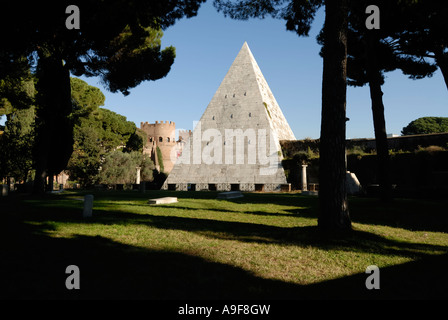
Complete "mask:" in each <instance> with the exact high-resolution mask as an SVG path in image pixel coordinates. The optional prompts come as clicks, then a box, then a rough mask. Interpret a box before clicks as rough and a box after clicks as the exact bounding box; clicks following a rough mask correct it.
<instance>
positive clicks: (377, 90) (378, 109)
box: [366, 30, 392, 202]
mask: <svg viewBox="0 0 448 320" xmlns="http://www.w3.org/2000/svg"><path fill="white" fill-rule="evenodd" d="M374 32H375V31H373V30H372V31H369V35H368V36H367V42H366V44H367V46H366V55H367V70H366V71H367V77H368V79H369V88H370V99H371V100H372V114H373V127H374V130H375V142H376V153H377V163H378V182H379V185H380V198H381V200H383V201H385V202H388V201H390V200H392V185H391V181H390V168H389V162H390V161H389V146H388V143H387V131H386V120H385V118H384V104H383V92H382V90H381V84H382V82H383V78H382V75H381V71H380V70H379V67H378V62H377V58H376V53H377V50H375V48H376V41H377V40H376V39H375V36H374V34H373V33H374Z"/></svg>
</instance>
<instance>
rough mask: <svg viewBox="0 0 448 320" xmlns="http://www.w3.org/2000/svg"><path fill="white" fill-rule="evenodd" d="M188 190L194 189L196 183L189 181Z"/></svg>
mask: <svg viewBox="0 0 448 320" xmlns="http://www.w3.org/2000/svg"><path fill="white" fill-rule="evenodd" d="M188 191H196V183H189V184H188Z"/></svg>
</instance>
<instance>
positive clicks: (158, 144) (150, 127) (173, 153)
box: [140, 121, 191, 173]
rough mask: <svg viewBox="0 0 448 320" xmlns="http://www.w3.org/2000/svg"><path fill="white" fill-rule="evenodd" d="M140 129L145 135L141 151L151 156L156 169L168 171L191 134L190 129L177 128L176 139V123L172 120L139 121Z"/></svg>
mask: <svg viewBox="0 0 448 320" xmlns="http://www.w3.org/2000/svg"><path fill="white" fill-rule="evenodd" d="M140 129H141V130H143V131H144V132H145V133H146V135H147V141H146V146H145V148H144V149H143V153H144V154H148V155H149V156H150V157H151V160H152V161H153V162H154V164H155V165H156V168H157V170H159V171H163V172H165V173H170V172H171V170H172V169H173V166H174V162H175V161H174V162H173V160H175V159H177V158H178V157H179V156H180V155H181V154H182V149H183V145H184V144H185V141H186V140H187V139H188V137H189V135H191V130H190V131H184V130H179V134H178V135H179V138H178V140H176V134H175V133H176V124H175V123H174V122H173V121H156V122H155V123H148V122H141V123H140ZM157 148H158V149H159V150H160V154H161V158H162V163H160V161H159V159H160V158H159V156H158V151H157ZM162 166H163V170H161V169H162Z"/></svg>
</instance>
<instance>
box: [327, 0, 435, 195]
mask: <svg viewBox="0 0 448 320" xmlns="http://www.w3.org/2000/svg"><path fill="white" fill-rule="evenodd" d="M369 5H376V6H377V7H378V8H379V10H380V28H379V29H368V28H367V27H366V25H365V21H366V17H367V15H366V13H365V11H366V8H367V7H368V6H369ZM409 11H410V10H409V5H408V6H406V5H405V4H404V3H403V2H401V1H394V0H374V1H366V0H357V1H353V0H352V1H350V6H349V25H348V59H347V76H348V84H349V85H352V86H364V85H366V84H367V85H369V88H370V96H371V100H372V115H373V124H374V130H375V138H376V148H377V155H378V157H377V159H378V167H379V170H378V172H379V184H380V189H381V198H382V200H384V201H389V200H390V199H391V197H392V185H391V181H390V173H389V151H388V144H387V132H386V120H385V117H384V103H383V91H382V88H381V86H382V85H383V84H384V81H385V76H384V74H385V73H386V72H390V71H394V70H397V69H400V70H401V71H402V72H403V73H404V74H406V75H408V76H409V77H410V78H411V79H421V78H424V77H428V76H432V74H433V73H434V72H435V71H436V69H437V67H436V66H435V65H434V64H433V63H430V62H427V61H425V60H422V59H419V58H416V57H415V56H411V55H406V54H403V53H402V52H401V51H399V50H397V47H396V46H395V45H394V41H393V39H392V36H394V35H395V34H396V33H397V32H399V31H400V30H404V29H406V28H407V19H408V14H409ZM318 41H319V42H320V43H321V44H324V43H325V34H324V33H323V32H321V34H320V35H319V37H318Z"/></svg>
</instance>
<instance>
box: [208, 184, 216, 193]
mask: <svg viewBox="0 0 448 320" xmlns="http://www.w3.org/2000/svg"><path fill="white" fill-rule="evenodd" d="M208 190H209V191H216V190H217V188H216V184H214V183H209V184H208Z"/></svg>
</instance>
